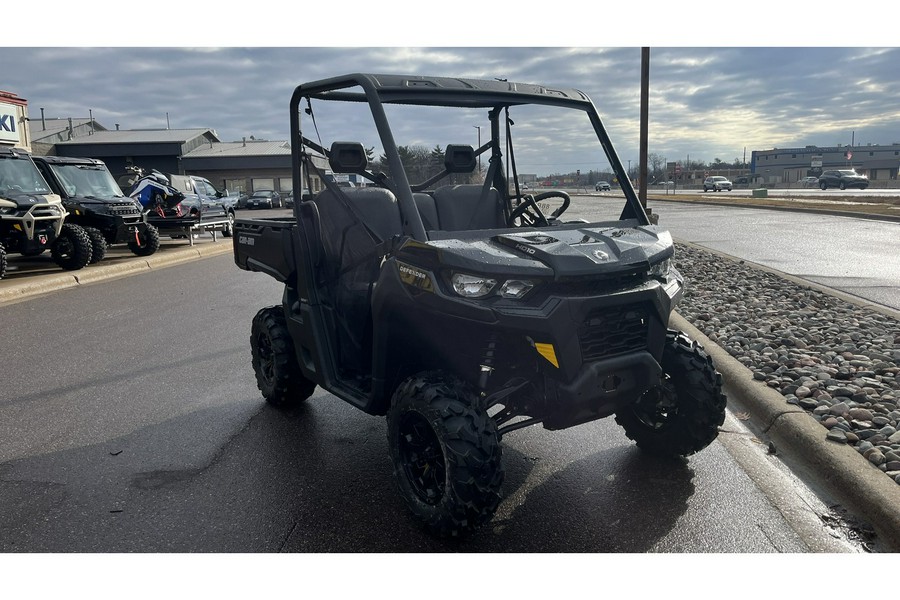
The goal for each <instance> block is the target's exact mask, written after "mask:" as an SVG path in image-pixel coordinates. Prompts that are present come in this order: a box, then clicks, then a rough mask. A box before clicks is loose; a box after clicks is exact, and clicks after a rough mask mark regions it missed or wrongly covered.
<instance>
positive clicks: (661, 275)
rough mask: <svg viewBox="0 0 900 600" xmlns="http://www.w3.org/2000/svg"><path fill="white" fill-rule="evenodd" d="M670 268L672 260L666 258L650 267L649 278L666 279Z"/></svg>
mask: <svg viewBox="0 0 900 600" xmlns="http://www.w3.org/2000/svg"><path fill="white" fill-rule="evenodd" d="M671 268H672V259H671V258H667V259H666V260H663V261H660V262H658V263H656V264H655V265H652V266H651V267H650V277H653V278H654V279H667V278H668V275H669V269H671Z"/></svg>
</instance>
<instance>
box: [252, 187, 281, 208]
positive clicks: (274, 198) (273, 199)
mask: <svg viewBox="0 0 900 600" xmlns="http://www.w3.org/2000/svg"><path fill="white" fill-rule="evenodd" d="M283 206H284V203H283V202H282V201H281V194H279V193H278V192H276V191H274V190H257V191H255V192H253V193H252V194H251V195H250V197H249V198H247V208H281V207H283Z"/></svg>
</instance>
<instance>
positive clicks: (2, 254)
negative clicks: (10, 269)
mask: <svg viewBox="0 0 900 600" xmlns="http://www.w3.org/2000/svg"><path fill="white" fill-rule="evenodd" d="M6 265H7V260H6V248H4V247H3V244H0V279H3V278H4V277H6Z"/></svg>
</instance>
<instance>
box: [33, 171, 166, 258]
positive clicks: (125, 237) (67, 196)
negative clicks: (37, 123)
mask: <svg viewBox="0 0 900 600" xmlns="http://www.w3.org/2000/svg"><path fill="white" fill-rule="evenodd" d="M34 162H35V164H36V165H37V167H38V169H40V171H41V174H42V175H43V176H44V178H45V179H46V180H47V183H49V184H50V187H51V188H52V189H53V192H54V193H56V194H58V195H59V196H60V197H61V198H62V202H63V206H65V208H66V210H67V211H68V213H69V216H68V217H67V218H66V221H67V222H71V223H76V224H78V225H80V226H81V227H82V228H83V229H84V231H85V232H86V233H87V234H88V237H89V238H90V239H91V263H96V262H99V261H101V260H102V259H103V257H104V256H105V255H106V249H107V246H108V245H110V244H128V249H129V250H131V251H132V252H133V253H134V254H136V255H137V256H150V255H151V254H153V253H154V252H156V251H157V250H158V249H159V232H158V231H157V230H156V228H155V227H154V226H153V225H150V224H149V223H148V222H147V215H146V213H144V211H143V209H142V207H141V205H140V203H138V202H136V201H135V200H134V199H132V198H129V197H128V196H126V195H125V194H123V193H122V190H121V188H119V186H118V185H117V184H116V181H115V179H113V176H112V175H111V174H110V172H109V170H108V169H107V168H106V165H105V164H104V163H103V162H102V161H100V160H97V159H95V158H69V157H64V156H35V157H34Z"/></svg>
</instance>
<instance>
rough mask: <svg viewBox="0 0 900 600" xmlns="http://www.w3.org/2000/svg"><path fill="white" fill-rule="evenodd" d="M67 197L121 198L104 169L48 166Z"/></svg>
mask: <svg viewBox="0 0 900 600" xmlns="http://www.w3.org/2000/svg"><path fill="white" fill-rule="evenodd" d="M50 168H51V169H52V170H53V174H54V175H56V178H57V179H59V182H60V184H61V185H62V187H63V189H64V190H65V192H66V195H68V196H81V197H83V198H122V197H124V196H123V195H122V190H120V189H119V186H118V185H117V184H116V182H115V180H114V179H113V178H112V175H110V174H109V171H108V170H107V169H106V168H105V167H101V166H95V165H50Z"/></svg>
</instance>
